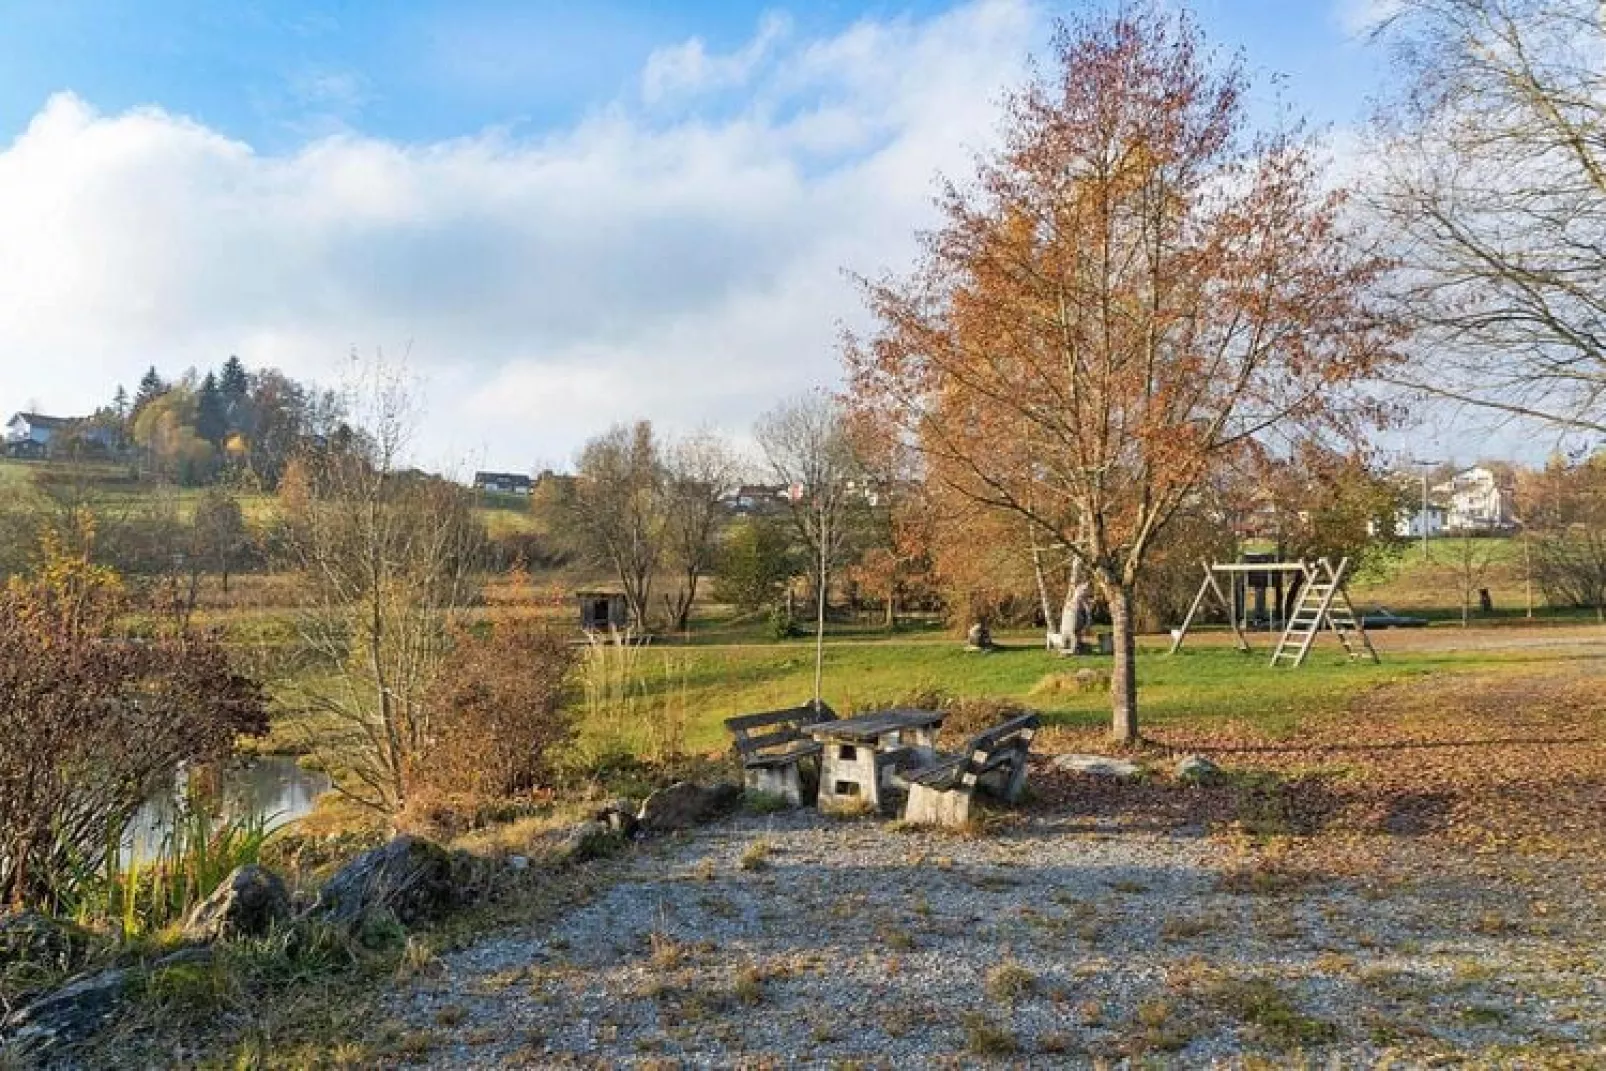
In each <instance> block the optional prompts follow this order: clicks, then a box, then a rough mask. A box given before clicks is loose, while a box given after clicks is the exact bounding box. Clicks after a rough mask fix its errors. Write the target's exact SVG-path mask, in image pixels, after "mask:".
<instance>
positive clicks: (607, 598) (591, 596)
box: [575, 591, 630, 632]
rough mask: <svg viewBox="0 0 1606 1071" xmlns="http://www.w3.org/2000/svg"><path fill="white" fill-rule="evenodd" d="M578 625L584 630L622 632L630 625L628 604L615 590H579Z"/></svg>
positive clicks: (577, 596) (577, 593)
mask: <svg viewBox="0 0 1606 1071" xmlns="http://www.w3.org/2000/svg"><path fill="white" fill-rule="evenodd" d="M575 598H576V599H578V600H579V602H580V627H581V628H582V629H584V630H585V631H586V632H609V631H616V632H623V631H624V630H625V629H627V628H629V627H630V604H629V603H628V602H626V601H625V597H624V595H622V594H620V593H619V592H617V591H580V592H576V593H575Z"/></svg>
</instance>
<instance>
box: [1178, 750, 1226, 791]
mask: <svg viewBox="0 0 1606 1071" xmlns="http://www.w3.org/2000/svg"><path fill="white" fill-rule="evenodd" d="M1176 773H1177V780H1178V781H1181V782H1183V783H1184V784H1189V785H1208V784H1211V783H1213V782H1216V781H1219V780H1221V767H1220V766H1217V765H1216V764H1215V763H1213V762H1211V761H1210V760H1209V759H1207V758H1205V757H1204V756H1203V755H1185V756H1183V757H1182V758H1181V759H1180V760H1179V761H1178V762H1177V771H1176Z"/></svg>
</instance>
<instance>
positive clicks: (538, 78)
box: [0, 0, 1375, 151]
mask: <svg viewBox="0 0 1606 1071" xmlns="http://www.w3.org/2000/svg"><path fill="white" fill-rule="evenodd" d="M951 6H953V5H951V4H946V3H940V2H935V0H918V2H910V3H875V4H846V3H840V2H827V3H820V2H814V3H809V4H806V5H803V4H799V5H795V6H791V7H788V6H786V5H784V4H774V3H752V2H745V0H720V2H712V0H710V2H683V3H675V4H664V3H646V2H635V3H625V2H619V0H589V2H587V3H583V4H577V3H572V2H560V0H524V2H512V0H479V2H474V0H460V2H450V3H447V2H440V0H417V2H397V3H380V2H374V0H366V2H351V0H348V2H343V3H307V2H273V3H265V2H240V3H221V4H220V3H204V2H197V0H191V2H179V0H145V2H141V3H133V2H130V0H122V2H116V0H6V2H5V3H3V4H0V13H3V14H0V19H3V21H0V26H3V27H4V32H3V33H0V130H3V131H5V132H6V133H7V134H15V133H17V132H19V131H20V130H22V129H23V128H24V127H25V126H26V125H27V123H28V121H29V120H30V119H31V118H32V117H33V115H34V114H35V113H36V112H37V111H38V109H39V108H40V106H41V105H43V103H44V102H45V101H46V100H47V99H48V98H49V97H50V96H51V95H52V94H53V93H56V92H59V91H61V90H71V91H73V92H75V93H77V94H78V95H79V96H81V97H82V98H84V99H85V100H86V101H89V102H90V103H92V104H93V105H94V106H95V107H96V108H97V109H99V110H101V111H105V112H119V111H123V110H125V109H128V108H132V107H136V106H139V105H149V104H154V105H158V106H160V107H162V108H164V109H166V110H168V111H171V112H176V113H179V114H182V115H186V116H189V117H191V118H193V119H195V120H197V121H199V122H201V123H204V124H206V125H207V126H209V127H212V128H214V129H217V130H220V131H223V132H225V133H228V134H230V135H232V136H235V137H239V138H242V139H244V140H246V141H248V142H250V143H251V144H252V145H254V146H256V147H258V148H259V149H262V150H265V151H283V150H285V149H288V148H292V147H294V146H295V145H296V144H298V143H299V142H301V141H304V140H305V139H306V138H308V137H310V136H317V135H319V134H323V133H327V132H329V131H331V130H334V129H340V128H342V127H350V128H354V129H359V130H361V131H363V132H364V133H367V134H372V135H375V136H379V137H385V138H394V139H399V140H403V141H433V140H440V139H445V138H452V137H457V136H461V135H464V134H469V133H473V132H476V131H480V130H483V129H484V128H486V127H491V126H497V127H508V128H512V129H515V130H525V131H528V130H539V129H542V128H549V127H551V126H553V125H561V124H566V123H570V122H573V121H574V119H575V118H576V117H577V116H579V115H582V114H584V113H586V112H587V111H591V110H595V109H597V108H601V107H607V106H608V105H609V104H610V103H612V102H613V101H615V100H617V99H619V98H620V97H621V96H628V95H629V94H630V91H631V89H632V88H633V84H634V83H635V81H636V80H637V79H638V77H639V74H640V72H641V69H642V67H643V66H644V64H645V63H646V62H647V59H648V57H649V56H650V55H651V54H652V52H653V51H654V50H655V49H659V48H662V47H664V46H666V45H674V44H677V43H679V42H682V41H685V40H687V39H690V38H693V37H696V38H700V39H702V40H703V41H704V42H705V43H706V44H707V46H708V47H709V49H710V50H711V51H716V52H724V51H732V50H735V49H737V48H740V47H741V45H742V44H743V43H745V42H746V41H748V40H749V39H750V38H751V37H752V36H753V34H754V33H755V31H756V30H757V28H758V27H759V25H760V24H761V23H762V21H763V20H764V19H765V18H766V17H767V16H768V17H773V16H775V15H784V16H785V17H786V18H788V19H789V20H790V21H791V22H792V24H793V32H795V33H796V34H798V35H799V36H802V37H818V36H823V35H828V34H832V33H837V32H840V31H841V30H843V29H844V28H846V27H847V26H848V25H850V24H852V23H854V22H856V21H860V20H875V21H884V20H893V19H914V20H919V19H923V18H929V17H930V16H932V15H933V14H936V13H939V12H941V11H943V10H945V9H947V8H949V7H951ZM1193 7H1194V10H1195V11H1196V12H1197V14H1198V15H1199V17H1200V18H1201V20H1202V21H1203V22H1204V24H1205V26H1206V28H1207V30H1208V31H1209V33H1210V34H1211V36H1212V37H1213V38H1214V39H1215V40H1216V41H1217V42H1218V43H1220V44H1221V45H1223V46H1224V47H1228V48H1242V49H1243V50H1244V51H1245V53H1246V55H1247V56H1248V58H1249V60H1250V62H1251V65H1252V67H1254V68H1255V69H1256V70H1257V72H1262V73H1267V74H1270V73H1278V74H1282V75H1285V76H1287V78H1288V88H1289V94H1290V97H1291V98H1292V99H1294V100H1295V101H1296V102H1297V104H1298V105H1299V106H1300V107H1301V109H1302V110H1303V111H1304V112H1305V113H1306V114H1308V115H1310V116H1312V117H1313V118H1315V119H1317V120H1318V121H1321V122H1326V123H1346V122H1350V121H1353V120H1355V119H1356V118H1358V117H1359V115H1360V111H1361V106H1362V103H1363V100H1364V97H1365V94H1366V92H1367V91H1368V89H1369V84H1370V82H1371V80H1372V79H1373V77H1374V76H1375V65H1374V63H1373V57H1371V56H1370V55H1369V53H1368V50H1367V49H1366V48H1365V46H1364V43H1363V42H1361V41H1358V40H1357V39H1356V37H1355V35H1354V34H1353V33H1352V32H1350V29H1349V28H1348V27H1347V26H1346V21H1347V20H1346V16H1345V13H1344V8H1343V7H1341V6H1338V5H1336V4H1334V3H1329V2H1325V0H1281V2H1279V0H1200V2H1197V3H1195V4H1194V5H1193ZM1044 10H1047V11H1053V10H1055V8H1054V7H1053V6H1045V8H1044ZM1064 10H1073V8H1072V7H1069V6H1067V7H1066V8H1064Z"/></svg>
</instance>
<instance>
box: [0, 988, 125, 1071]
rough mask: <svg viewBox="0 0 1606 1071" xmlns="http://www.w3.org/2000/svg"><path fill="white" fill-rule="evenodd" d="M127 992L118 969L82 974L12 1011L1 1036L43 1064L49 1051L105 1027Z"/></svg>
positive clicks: (0, 1027)
mask: <svg viewBox="0 0 1606 1071" xmlns="http://www.w3.org/2000/svg"><path fill="white" fill-rule="evenodd" d="M127 989H128V972H127V971H125V970H122V969H121V968H113V969H111V970H106V971H100V972H98V973H95V974H87V975H84V976H83V977H82V978H77V979H75V980H73V981H71V982H69V983H67V984H66V985H64V986H62V987H61V988H60V989H58V990H56V991H55V992H53V993H50V994H47V995H46V996H43V997H40V998H39V999H38V1000H36V1001H34V1002H33V1003H31V1004H27V1005H24V1006H23V1007H22V1008H20V1009H18V1010H17V1011H15V1012H13V1013H12V1014H11V1015H10V1016H8V1017H7V1018H6V1020H5V1022H4V1023H3V1024H0V1037H4V1038H5V1041H6V1045H7V1047H8V1049H9V1050H10V1051H12V1052H15V1053H18V1054H19V1055H23V1056H25V1057H26V1058H28V1059H30V1060H39V1061H41V1062H43V1060H42V1057H43V1056H44V1054H46V1053H48V1052H50V1051H51V1050H52V1049H57V1048H61V1047H64V1046H67V1045H75V1044H77V1043H78V1042H80V1041H83V1040H84V1039H85V1038H88V1037H90V1036H91V1035H92V1034H94V1033H95V1032H96V1031H97V1030H99V1029H100V1028H101V1027H102V1026H104V1025H105V1024H106V1021H107V1020H108V1019H110V1018H111V1017H112V1015H114V1014H115V1013H116V1011H117V1009H118V1006H119V1005H121V1004H122V1002H123V995H124V993H125V992H126V991H127ZM18 1066H23V1065H22V1064H19V1065H18Z"/></svg>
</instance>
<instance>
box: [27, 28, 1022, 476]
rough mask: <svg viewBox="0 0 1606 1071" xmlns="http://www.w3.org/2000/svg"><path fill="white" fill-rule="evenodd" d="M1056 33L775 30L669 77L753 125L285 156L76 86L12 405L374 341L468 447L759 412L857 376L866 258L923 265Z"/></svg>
mask: <svg viewBox="0 0 1606 1071" xmlns="http://www.w3.org/2000/svg"><path fill="white" fill-rule="evenodd" d="M1040 30H1041V27H1040V25H1039V22H1038V18H1037V15H1036V13H1035V12H1034V11H1033V9H1032V8H1031V7H1030V6H1029V0H978V2H975V3H972V4H970V5H968V6H964V7H960V8H958V9H956V10H954V11H951V12H949V13H947V14H945V15H942V16H939V17H936V18H933V19H931V20H927V21H919V22H915V21H907V20H900V21H896V22H886V23H878V22H864V23H861V24H859V25H857V26H854V27H853V28H851V29H849V30H847V31H845V32H844V33H842V34H841V35H839V36H836V37H833V38H829V39H823V40H798V39H794V38H793V37H792V36H790V35H789V32H788V31H787V29H786V24H785V22H784V21H783V20H781V19H779V18H772V19H769V20H766V22H765V23H764V24H763V26H761V27H760V28H759V30H758V32H757V35H756V36H755V37H754V39H753V41H752V42H750V43H749V44H748V45H747V46H746V47H744V48H743V49H742V50H740V51H739V52H737V53H735V54H734V55H733V56H710V55H708V54H707V53H706V52H705V51H704V50H703V49H702V46H701V45H700V44H696V43H695V42H693V43H690V44H688V45H683V46H681V48H680V49H679V50H678V51H675V52H673V53H659V54H657V55H656V56H655V57H654V60H653V61H652V62H650V63H649V64H648V69H647V72H646V73H645V74H644V79H645V80H644V82H643V85H644V86H645V85H646V84H647V83H648V82H653V79H656V81H655V82H653V84H654V85H656V86H657V90H656V92H659V93H670V92H671V91H673V92H675V93H682V94H684V93H686V92H689V91H700V90H704V89H708V88H711V87H714V86H717V85H725V86H730V85H733V84H735V83H736V82H738V81H741V80H748V81H750V83H751V84H750V86H749V89H748V97H749V98H750V103H749V105H748V106H747V107H745V108H743V109H742V110H740V111H738V112H737V113H736V114H730V113H729V112H728V110H727V111H726V112H725V113H723V114H722V115H721V117H719V118H717V119H713V118H709V117H707V116H698V115H697V114H695V112H694V113H691V114H686V115H683V116H680V117H677V118H675V119H673V120H671V121H666V120H665V119H664V117H662V116H658V117H656V118H655V117H653V116H652V115H644V114H638V113H637V112H636V111H635V110H634V109H633V108H632V107H631V106H630V105H629V104H628V103H619V104H615V105H613V106H612V107H610V108H607V109H604V110H603V111H601V112H599V113H596V114H594V115H593V116H592V117H590V118H588V119H586V120H584V121H581V122H579V123H577V124H576V125H575V126H573V127H572V128H570V129H562V130H555V131H549V132H547V133H545V134H543V135H541V136H539V137H532V138H523V137H519V138H515V137H511V136H509V135H507V134H505V133H500V132H486V133H480V134H476V135H473V136H469V137H465V138H462V139H458V140H452V141H444V142H439V143H432V144H419V145H409V144H398V143H394V142H390V141H385V140H381V139H376V138H370V137H364V136H360V135H356V134H351V133H344V134H337V135H334V136H329V137H325V138H322V139H320V140H316V141H313V142H310V143H308V144H306V145H304V146H303V147H302V148H300V149H299V150H297V151H294V152H292V153H289V154H286V155H264V154H262V153H259V152H257V151H256V150H254V149H253V148H252V146H250V145H247V144H244V143H242V142H240V141H238V140H234V139H231V138H229V137H226V136H223V135H221V134H219V133H218V132H216V131H214V130H211V129H208V128H207V127H205V126H202V125H200V124H198V123H195V122H192V121H189V120H187V119H184V118H182V117H180V116H175V115H172V114H170V113H167V112H164V111H161V110H159V109H154V108H152V109H142V110H136V111H131V112H126V113H122V114H117V115H102V114H98V113H96V112H95V111H94V110H93V109H92V107H91V106H90V104H89V103H86V102H85V101H83V100H80V99H79V98H77V97H75V96H73V95H71V94H70V93H64V94H62V95H59V96H57V97H55V98H53V99H52V100H51V101H50V102H49V103H48V104H46V105H45V107H44V108H43V109H42V110H41V111H40V113H39V114H38V115H37V116H36V117H35V119H34V120H33V122H32V123H31V124H30V126H29V127H28V129H27V130H26V131H25V132H24V133H23V134H21V135H20V136H19V137H17V139H16V140H15V141H14V142H13V143H12V144H11V145H10V146H9V147H8V148H6V149H4V150H3V151H0V234H4V235H5V236H6V238H5V245H4V254H3V256H0V408H4V407H16V406H20V405H21V404H23V402H24V400H25V399H30V398H37V399H39V401H40V403H41V404H42V405H44V406H46V407H47V408H49V409H53V410H61V411H71V410H85V409H88V408H90V407H92V406H94V405H96V404H98V403H100V402H101V401H103V400H104V399H105V398H107V397H108V396H109V395H110V393H111V391H112V389H113V387H114V386H115V385H116V383H117V382H119V381H121V382H124V383H128V384H129V385H130V386H132V381H133V380H134V379H136V378H137V377H138V375H139V374H140V372H141V371H142V370H143V368H144V367H145V365H146V364H148V363H151V362H155V363H157V364H158V365H159V366H161V367H163V368H164V369H165V370H168V371H169V372H176V371H178V370H180V369H182V368H184V367H185V366H188V365H191V364H194V365H199V366H210V365H215V364H216V363H217V362H219V361H220V360H221V359H222V358H223V357H225V356H227V355H228V354H230V353H237V354H239V356H240V357H241V358H242V359H243V360H245V361H246V362H247V364H249V365H252V366H261V365H277V366H280V367H283V368H284V369H286V370H287V371H290V372H291V373H293V374H297V375H301V376H306V377H314V378H317V379H319V380H321V381H323V382H326V383H329V382H333V381H334V380H335V379H336V377H337V376H338V373H339V369H340V367H341V365H342V362H343V359H344V357H345V356H346V354H347V353H348V352H349V351H350V350H351V349H352V348H353V347H356V348H358V349H362V350H371V349H373V348H375V347H379V346H383V347H384V348H385V349H386V350H387V352H397V351H399V350H401V349H402V348H403V347H405V346H407V345H408V344H409V343H410V345H411V354H412V356H411V362H412V364H413V365H414V366H415V368H416V369H417V370H418V371H419V372H420V373H421V374H422V375H423V377H424V378H425V380H426V381H427V383H428V397H427V399H426V401H427V404H428V408H429V419H428V424H427V426H426V428H425V432H424V435H423V438H422V444H423V448H424V450H425V451H427V452H429V453H430V454H431V455H432V457H434V458H437V459H439V458H443V457H445V456H446V455H447V454H448V453H452V452H456V453H458V454H460V455H472V456H475V457H479V458H483V459H484V460H485V461H487V462H488V463H493V464H498V465H507V466H514V467H517V466H521V465H524V464H528V463H530V461H532V460H533V459H535V458H561V457H567V456H569V454H570V453H571V452H572V450H573V449H574V447H575V446H576V445H578V443H579V442H580V441H581V440H582V439H583V438H584V437H585V436H587V435H589V434H592V433H594V432H596V431H599V430H601V429H603V428H604V427H606V426H607V425H608V424H610V423H612V422H615V421H619V420H627V419H632V418H635V417H638V416H646V417H650V418H653V419H655V420H658V421H660V422H662V423H664V424H666V425H668V426H670V427H676V428H690V427H694V426H698V425H704V424H712V425H716V426H722V427H725V428H727V429H731V430H733V431H740V430H743V429H745V428H746V427H747V426H748V424H749V423H750V421H751V419H752V418H753V417H754V416H755V415H756V414H757V413H759V412H761V411H762V410H764V409H766V408H768V407H769V406H770V405H772V404H773V403H774V402H775V401H776V400H777V399H779V398H780V397H782V396H783V395H786V394H788V393H790V392H795V391H798V390H801V389H805V388H807V387H810V386H814V385H818V384H822V383H829V382H833V381H835V380H836V378H837V376H838V366H837V361H836V356H835V343H836V339H837V332H838V330H839V327H840V324H841V323H842V322H843V321H844V320H846V321H852V320H854V319H855V318H857V317H858V316H859V315H860V313H859V304H858V300H857V296H856V295H855V293H854V291H853V288H852V286H851V285H850V284H849V283H848V281H847V280H846V279H845V278H844V277H843V275H842V269H844V268H850V269H854V270H858V271H865V272H870V273H875V272H877V271H879V270H880V269H882V268H884V267H889V266H890V267H897V266H901V265H903V264H905V263H907V261H908V259H909V257H910V255H911V254H912V253H913V250H914V243H913V232H914V229H915V228H916V227H918V226H920V225H922V224H924V223H928V222H930V219H931V215H930V213H931V208H930V203H931V194H932V192H933V184H932V182H933V179H934V177H935V175H936V174H937V172H938V171H939V170H941V171H948V172H950V173H962V172H963V171H964V170H965V169H966V167H967V162H968V158H969V157H968V154H969V152H970V150H971V149H974V148H975V147H977V146H978V145H980V144H982V143H985V142H986V141H987V140H988V139H989V137H990V136H991V133H992V128H993V124H994V121H995V116H996V112H995V101H996V99H997V96H998V93H999V92H1000V90H1001V89H1002V88H1003V87H1004V86H1006V85H1008V84H1010V83H1012V82H1014V81H1016V80H1017V79H1018V78H1019V77H1020V74H1021V72H1022V70H1023V60H1024V57H1025V55H1026V53H1027V51H1028V50H1029V48H1030V47H1031V46H1032V44H1033V43H1034V42H1035V40H1036V39H1037V35H1038V34H1039V33H1040ZM693 45H695V47H692V46H693ZM677 57H678V58H677ZM693 57H695V58H693ZM654 71H656V74H654V73H653V72H654Z"/></svg>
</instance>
